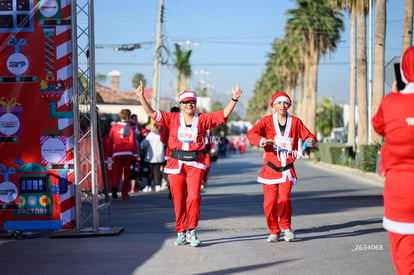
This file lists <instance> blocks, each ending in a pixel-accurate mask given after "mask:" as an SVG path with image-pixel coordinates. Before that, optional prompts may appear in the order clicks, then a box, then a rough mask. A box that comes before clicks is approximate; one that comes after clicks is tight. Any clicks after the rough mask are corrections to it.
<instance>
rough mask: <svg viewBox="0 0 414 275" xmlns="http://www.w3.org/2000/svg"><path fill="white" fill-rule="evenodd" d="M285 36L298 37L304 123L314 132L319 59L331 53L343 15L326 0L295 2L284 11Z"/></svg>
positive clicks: (341, 24) (301, 0)
mask: <svg viewBox="0 0 414 275" xmlns="http://www.w3.org/2000/svg"><path fill="white" fill-rule="evenodd" d="M287 15H288V16H290V18H289V19H288V22H287V25H286V28H285V30H286V34H287V35H288V36H290V35H295V36H298V35H300V36H301V37H302V41H301V44H300V46H301V47H302V48H303V50H304V57H303V58H304V59H303V60H304V72H305V74H304V81H305V94H306V95H305V98H306V100H307V116H306V117H305V123H306V124H307V126H308V127H309V130H311V131H315V114H316V94H317V75H318V64H319V59H320V56H321V55H323V54H326V53H328V52H333V51H334V50H335V49H336V45H337V43H338V42H339V40H340V31H342V30H343V28H344V27H343V21H342V18H341V17H342V14H341V13H340V12H338V11H335V10H334V9H332V7H331V6H330V5H329V4H328V1H327V0H297V8H295V9H290V10H288V11H287Z"/></svg>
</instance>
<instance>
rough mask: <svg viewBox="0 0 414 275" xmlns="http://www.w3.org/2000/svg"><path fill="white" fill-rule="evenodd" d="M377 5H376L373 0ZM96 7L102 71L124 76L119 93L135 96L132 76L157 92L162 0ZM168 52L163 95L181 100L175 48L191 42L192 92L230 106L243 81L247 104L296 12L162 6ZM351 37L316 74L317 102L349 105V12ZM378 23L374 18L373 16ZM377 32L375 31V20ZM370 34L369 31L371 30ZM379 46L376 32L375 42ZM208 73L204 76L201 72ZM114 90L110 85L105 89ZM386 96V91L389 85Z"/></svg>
mask: <svg viewBox="0 0 414 275" xmlns="http://www.w3.org/2000/svg"><path fill="white" fill-rule="evenodd" d="M373 2H375V1H373ZM115 3H117V2H114V1H108V0H100V1H95V4H94V5H95V43H96V44H97V45H103V46H104V47H103V48H98V49H96V52H95V53H96V72H97V73H100V74H108V73H109V72H110V71H112V70H117V71H119V72H121V79H120V87H121V89H122V90H131V89H132V84H131V80H132V76H133V75H134V74H135V73H137V72H139V73H142V74H143V75H144V76H145V79H146V80H147V87H152V75H153V56H154V52H155V33H156V28H157V9H158V4H159V2H158V1H157V0H140V1H137V0H122V1H118V3H122V4H119V5H115ZM164 6H165V12H164V24H163V36H164V45H165V46H166V47H167V48H168V49H169V50H170V53H171V56H170V58H169V59H168V65H164V66H163V67H162V71H161V87H160V89H161V96H162V97H163V96H172V95H174V94H175V86H176V84H175V83H176V72H175V70H174V68H173V65H172V64H173V63H174V54H173V52H174V43H177V42H178V43H184V44H185V43H186V41H190V43H189V45H190V47H191V49H192V50H193V53H192V56H191V65H192V70H193V76H192V80H191V85H190V89H195V88H196V87H198V82H199V81H200V80H201V77H202V78H203V80H204V81H206V82H207V83H208V84H209V85H210V87H211V91H212V93H213V96H214V100H218V101H223V100H224V102H227V98H229V97H230V94H231V92H230V91H231V88H232V87H233V86H235V85H236V84H237V82H238V81H240V87H241V88H242V90H243V92H244V96H243V102H242V103H244V104H247V100H248V98H249V97H251V96H252V94H253V90H254V86H255V84H256V81H257V80H258V79H259V78H260V76H261V74H262V72H263V70H264V69H265V63H266V61H267V60H268V58H267V54H268V53H269V52H270V51H271V45H272V43H273V41H274V39H275V38H281V37H283V36H284V27H285V23H286V20H287V17H286V16H285V12H286V10H287V9H291V8H294V1H290V0H278V1H275V0H256V1H248V0H209V1H199V0H164ZM343 19H344V23H345V31H344V32H343V33H342V38H341V40H342V41H341V43H339V46H338V49H337V50H336V52H334V53H333V54H329V55H327V56H325V57H322V58H321V60H320V66H319V75H318V81H319V82H318V98H320V97H321V96H326V97H328V96H334V97H335V101H336V102H337V103H340V104H343V103H348V101H349V96H348V94H349V51H350V49H349V40H350V39H349V18H348V14H347V13H344V18H343ZM373 19H374V17H373ZM403 19H404V0H392V1H388V8H387V20H388V27H387V40H386V62H388V61H389V60H391V59H392V57H394V56H400V55H401V44H402V34H403V21H404V20H403ZM372 22H373V25H372V28H373V29H374V21H372ZM367 30H368V28H367ZM372 40H373V43H372V45H374V33H373V35H372ZM129 43H141V44H142V47H141V48H140V49H137V50H134V51H132V52H117V51H114V49H113V46H115V45H120V44H129ZM203 72H204V73H203ZM105 84H106V85H107V86H110V82H109V80H108V81H107V82H106V83H105ZM386 89H388V87H387V86H386Z"/></svg>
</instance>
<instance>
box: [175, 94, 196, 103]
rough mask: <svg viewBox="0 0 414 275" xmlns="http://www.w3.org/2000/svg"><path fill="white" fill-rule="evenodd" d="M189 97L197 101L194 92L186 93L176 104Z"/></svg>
mask: <svg viewBox="0 0 414 275" xmlns="http://www.w3.org/2000/svg"><path fill="white" fill-rule="evenodd" d="M187 97H191V98H192V99H194V100H197V95H196V94H195V93H194V92H186V93H183V94H181V95H180V97H179V98H178V102H181V101H182V100H183V99H184V98H187Z"/></svg>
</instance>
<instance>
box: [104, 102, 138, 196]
mask: <svg viewBox="0 0 414 275" xmlns="http://www.w3.org/2000/svg"><path fill="white" fill-rule="evenodd" d="M130 116H131V111H130V110H129V109H122V110H121V111H120V112H119V117H120V119H121V121H118V122H117V123H115V124H114V125H112V127H111V131H110V133H109V141H108V155H109V156H110V157H109V160H108V162H109V163H111V162H112V161H113V164H112V198H114V199H116V198H118V195H117V192H118V187H119V185H120V183H121V180H122V179H123V183H122V192H121V193H122V198H123V199H124V200H126V199H128V198H129V195H128V190H129V184H130V176H129V174H130V173H131V163H132V162H134V161H135V160H137V158H138V149H137V143H136V140H135V134H134V128H133V126H132V125H131V124H130V122H129V121H130Z"/></svg>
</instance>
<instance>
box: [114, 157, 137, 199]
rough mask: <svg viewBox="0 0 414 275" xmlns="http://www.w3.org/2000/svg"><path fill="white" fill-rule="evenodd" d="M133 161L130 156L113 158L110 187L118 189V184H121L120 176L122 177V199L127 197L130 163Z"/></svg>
mask: <svg viewBox="0 0 414 275" xmlns="http://www.w3.org/2000/svg"><path fill="white" fill-rule="evenodd" d="M133 160H134V157H132V156H120V157H115V158H114V163H113V164H112V187H116V188H117V189H118V187H119V184H120V183H121V179H122V175H124V181H123V183H122V198H124V199H126V198H128V197H129V195H128V191H129V184H130V178H129V174H130V173H131V162H132V161H133Z"/></svg>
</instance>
